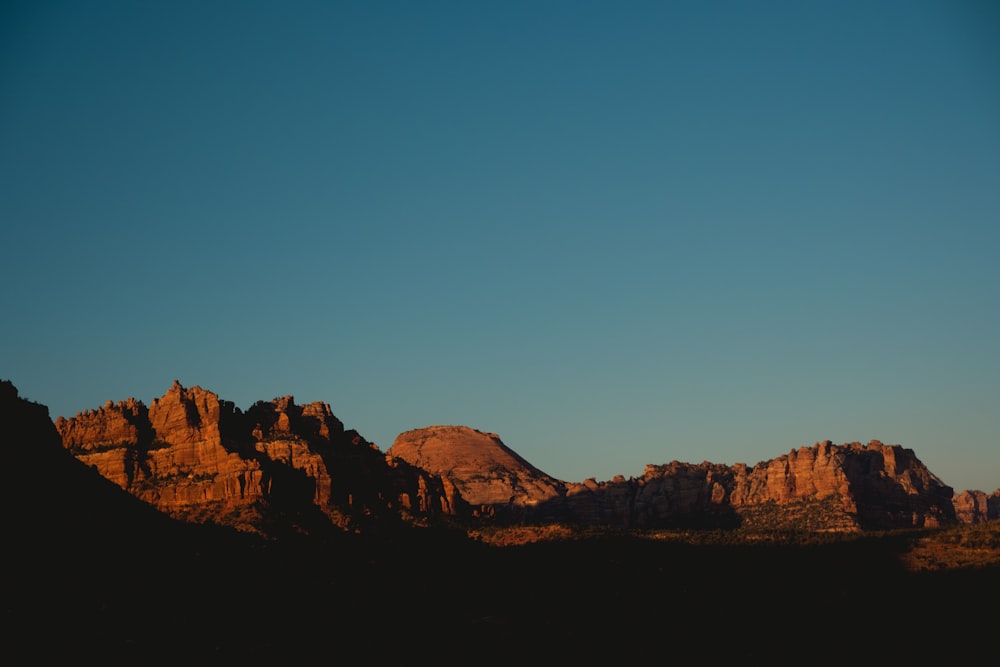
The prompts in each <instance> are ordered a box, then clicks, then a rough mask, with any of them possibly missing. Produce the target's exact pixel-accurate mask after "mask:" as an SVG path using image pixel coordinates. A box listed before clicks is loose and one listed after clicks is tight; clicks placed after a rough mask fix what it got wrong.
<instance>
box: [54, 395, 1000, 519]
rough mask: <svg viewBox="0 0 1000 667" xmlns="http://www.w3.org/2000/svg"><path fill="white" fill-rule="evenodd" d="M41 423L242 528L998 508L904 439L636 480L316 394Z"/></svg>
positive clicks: (162, 403)
mask: <svg viewBox="0 0 1000 667" xmlns="http://www.w3.org/2000/svg"><path fill="white" fill-rule="evenodd" d="M55 426H56V429H57V431H58V434H59V436H60V438H61V441H62V444H63V446H64V447H65V448H66V449H68V450H69V451H70V452H72V453H73V454H74V455H75V456H76V457H77V458H79V459H80V460H81V461H83V462H84V463H86V464H87V465H88V466H90V467H92V468H95V469H96V470H98V471H99V472H100V473H101V475H103V476H104V477H106V478H107V479H109V480H111V481H113V482H114V483H115V484H117V485H118V486H119V487H121V488H122V489H125V490H127V491H129V492H130V493H132V494H133V495H135V496H137V497H139V498H141V499H142V500H144V501H146V502H147V503H149V504H152V505H154V506H156V507H158V508H160V509H162V510H164V511H165V512H168V513H170V514H172V515H173V516H177V517H183V518H187V519H189V520H190V519H191V518H192V517H195V518H196V519H197V520H211V521H216V522H222V523H226V522H228V523H230V524H233V523H236V524H239V525H240V527H244V528H247V527H248V526H249V528H250V529H255V530H257V529H259V526H260V525H261V524H262V523H263V520H262V519H261V518H260V517H259V516H256V515H255V514H254V513H255V512H257V511H258V510H259V509H260V508H262V507H267V508H278V509H281V510H282V511H285V512H286V513H288V512H290V513H297V514H298V515H300V516H304V515H307V514H316V513H319V515H322V516H323V517H324V519H323V520H324V521H326V522H327V523H331V524H333V525H336V526H339V527H341V528H348V527H352V526H358V525H360V524H361V523H364V522H370V521H374V520H387V521H394V520H402V521H411V522H412V521H417V522H425V521H427V520H429V519H445V518H447V519H448V520H449V521H453V522H458V523H462V524H464V525H478V524H482V523H484V522H486V523H494V524H500V525H510V524H515V523H572V524H576V525H581V526H611V527H628V528H658V527H668V528H669V527H687V528H725V529H729V528H738V527H739V528H745V529H750V530H756V529H760V530H776V529H778V530H804V531H857V530H869V529H891V528H902V527H907V528H909V527H933V526H942V525H949V524H952V523H956V522H960V521H961V522H976V521H983V520H989V519H993V518H997V514H998V511H1000V508H998V504H1000V495H998V494H1000V491H998V492H997V493H996V494H994V495H993V496H986V495H985V494H982V493H980V492H966V493H964V494H958V495H956V494H954V491H953V490H952V489H951V488H950V487H948V486H946V485H945V484H943V483H942V482H941V481H940V480H939V479H938V478H937V477H936V476H934V475H933V474H932V473H931V472H930V471H929V470H928V469H927V468H926V467H925V466H924V465H923V464H922V463H921V462H920V460H919V459H918V458H917V457H916V455H915V454H914V452H913V451H912V450H909V449H906V448H904V447H902V446H900V445H886V444H883V443H882V442H879V441H877V440H873V441H871V442H868V443H866V444H861V443H857V442H853V443H847V444H841V445H838V444H834V443H832V442H830V441H824V442H818V443H815V444H814V445H812V446H810V447H800V448H798V449H793V450H791V451H789V452H788V453H787V454H784V455H781V456H778V457H777V458H774V459H770V460H766V461H762V462H759V463H757V464H756V465H753V466H750V465H746V464H741V463H738V464H735V465H731V466H730V465H723V464H717V463H710V462H707V461H706V462H703V463H699V464H691V463H681V462H678V461H673V462H671V463H668V464H663V465H649V466H647V467H646V469H645V470H644V471H643V473H642V475H640V476H639V477H630V478H628V479H626V478H624V477H622V476H616V477H615V478H614V479H612V480H610V481H605V482H598V481H597V480H595V479H588V480H584V481H583V482H565V481H562V480H559V479H556V478H553V477H551V476H550V475H548V474H546V473H544V472H542V471H541V470H539V469H538V468H536V467H534V466H533V465H532V464H531V463H529V462H528V461H526V460H525V459H524V458H522V457H521V456H519V455H518V454H517V453H516V452H515V451H514V450H512V449H511V448H510V447H508V446H507V445H505V444H504V443H503V441H502V440H501V439H500V437H499V436H498V435H496V434H494V433H486V432H482V431H478V430H476V429H473V428H469V427H466V426H454V425H437V426H430V427H426V428H421V429H414V430H411V431H407V432H405V433H401V434H400V435H399V436H398V437H397V438H396V439H395V441H394V442H393V445H392V446H391V447H390V448H389V450H388V451H387V452H384V453H383V452H382V451H380V450H379V449H378V447H377V446H375V445H373V444H371V443H369V442H367V441H366V440H365V439H364V438H363V437H362V436H361V435H360V434H358V433H357V432H356V431H352V430H347V429H345V428H344V425H343V423H342V422H341V421H340V420H339V419H338V418H337V417H336V416H334V414H333V412H332V410H331V409H330V406H329V405H328V404H326V403H320V402H316V403H309V404H306V405H298V404H296V403H295V400H294V398H293V397H292V396H284V397H280V398H275V399H273V400H271V401H258V402H257V403H254V404H253V405H252V406H250V407H249V408H248V409H247V410H246V411H245V412H243V411H241V410H240V409H239V408H237V407H236V406H235V405H233V404H232V403H230V402H228V401H224V400H221V399H220V398H219V397H218V396H217V395H216V394H215V393H213V392H211V391H208V390H205V389H202V388H201V387H198V386H195V387H191V388H185V387H183V386H182V385H181V384H180V383H179V382H176V381H175V382H174V384H173V385H172V386H171V387H170V388H169V389H168V390H167V392H166V393H165V394H164V395H163V396H162V397H160V398H158V399H155V400H154V401H153V402H152V404H151V405H150V406H149V407H148V408H147V407H146V406H145V405H144V404H143V403H142V402H141V401H137V400H135V399H128V400H125V401H122V402H119V403H113V402H108V403H105V404H104V405H103V406H102V407H100V408H97V409H95V410H88V411H86V412H83V413H81V414H78V415H77V416H76V417H73V418H71V419H64V418H62V417H60V418H59V419H57V420H56V422H55ZM953 497H954V499H953ZM248 516H249V518H248ZM233 517H238V518H237V519H234V518H233ZM255 517H256V518H255Z"/></svg>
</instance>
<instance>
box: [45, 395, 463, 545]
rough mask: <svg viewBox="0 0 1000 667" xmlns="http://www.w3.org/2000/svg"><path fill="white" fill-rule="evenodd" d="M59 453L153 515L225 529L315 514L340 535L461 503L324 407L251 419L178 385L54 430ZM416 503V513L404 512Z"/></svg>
mask: <svg viewBox="0 0 1000 667" xmlns="http://www.w3.org/2000/svg"><path fill="white" fill-rule="evenodd" d="M55 425H56V430H57V431H58V432H59V435H60V437H61V438H62V441H63V445H64V446H65V447H66V448H67V449H69V450H70V451H71V452H73V453H74V454H75V455H76V456H77V457H78V458H79V459H81V460H82V461H83V462H84V463H86V464H88V465H90V466H93V467H95V468H96V469H97V470H98V471H99V472H100V473H101V474H102V475H103V476H105V477H107V478H108V479H110V480H112V481H114V482H115V483H116V484H118V485H119V486H121V487H122V488H123V489H125V490H127V491H129V492H130V493H132V494H133V495H136V496H138V497H139V498H141V499H142V500H145V501H146V502H148V503H150V504H152V505H154V506H156V507H158V508H160V509H161V510H163V511H165V512H167V513H171V514H175V515H179V516H185V517H187V516H192V515H197V516H201V517H202V518H203V519H205V520H214V521H218V522H221V523H226V519H225V516H226V515H228V514H230V513H232V511H233V510H234V509H237V508H240V507H243V508H246V507H249V506H254V505H259V504H262V503H263V504H268V505H275V504H277V505H280V506H281V507H283V508H285V509H296V508H297V510H296V511H307V512H308V511H309V510H310V508H313V509H316V508H318V509H319V510H320V511H321V512H323V513H324V514H325V515H326V516H327V517H328V518H329V520H330V521H331V522H332V523H334V524H336V525H338V526H341V527H347V525H349V524H350V523H351V522H352V521H354V520H356V519H357V518H358V517H374V516H382V515H385V514H393V515H395V514H398V513H399V511H400V509H405V510H406V511H407V513H408V514H411V515H412V514H421V513H442V512H443V513H448V512H453V511H455V507H456V505H457V503H460V499H458V498H457V497H456V496H455V494H454V493H453V494H452V495H451V496H448V494H447V491H446V489H445V485H444V484H443V483H442V482H441V480H439V479H438V480H435V479H432V478H431V477H430V476H428V475H426V474H424V473H422V472H421V471H419V470H417V469H414V468H412V467H400V466H390V465H389V464H388V463H387V462H386V460H385V455H384V454H383V453H382V452H380V451H379V450H378V448H377V447H375V446H374V445H371V444H370V443H368V442H367V441H366V440H365V439H364V438H362V437H361V436H360V435H358V434H357V433H356V432H353V431H345V430H344V426H343V424H342V423H341V422H340V421H339V420H338V419H337V418H336V417H335V416H334V415H333V413H332V411H331V410H330V406H329V405H327V404H325V403H311V404H308V405H303V406H299V405H296V404H295V401H294V399H293V397H291V396H285V397H282V398H277V399H274V400H273V401H258V402H257V403H255V404H254V405H253V406H252V407H251V408H250V409H248V410H247V412H245V413H244V412H241V411H240V410H239V409H238V408H236V407H235V406H234V405H233V404H232V403H230V402H228V401H222V400H220V399H219V397H218V396H217V395H216V394H215V393H213V392H211V391H208V390H205V389H202V388H201V387H198V386H195V387H191V388H185V387H183V386H181V384H180V383H179V382H176V381H175V382H174V384H173V385H172V386H171V387H170V389H168V390H167V392H166V393H165V394H164V395H163V396H162V397H160V398H157V399H154V400H153V402H152V405H151V406H150V407H149V408H148V410H147V409H146V407H145V406H144V405H143V404H142V402H140V401H137V400H135V399H128V400H127V401H123V402H121V403H117V404H114V403H110V402H109V403H107V404H105V405H104V406H103V407H102V408H100V409H98V410H89V411H86V412H83V413H80V414H78V415H77V416H76V417H73V418H71V419H64V418H59V419H58V420H57V421H56V423H55ZM411 499H415V500H416V503H415V504H414V502H412V501H411Z"/></svg>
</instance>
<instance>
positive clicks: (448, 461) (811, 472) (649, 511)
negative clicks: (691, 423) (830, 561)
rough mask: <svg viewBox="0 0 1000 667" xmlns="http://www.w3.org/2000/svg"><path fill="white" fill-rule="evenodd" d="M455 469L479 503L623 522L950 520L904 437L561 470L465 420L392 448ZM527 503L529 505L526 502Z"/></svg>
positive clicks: (452, 475) (438, 469) (413, 459)
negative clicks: (718, 458)
mask: <svg viewBox="0 0 1000 667" xmlns="http://www.w3.org/2000/svg"><path fill="white" fill-rule="evenodd" d="M389 451H390V453H391V454H393V455H394V456H396V457H398V458H403V459H407V460H408V461H409V462H410V463H412V464H413V465H416V466H420V467H424V468H425V469H428V470H430V471H432V472H434V473H435V474H437V475H441V476H442V477H444V478H447V479H450V480H451V481H453V482H454V483H455V485H456V486H458V488H459V489H460V490H461V491H462V494H463V497H464V498H465V499H466V500H468V501H469V502H470V503H471V504H472V505H474V506H482V507H483V508H486V507H494V508H503V509H504V510H507V511H508V513H509V510H510V508H511V507H512V506H516V507H519V508H526V511H523V512H522V514H521V516H522V517H524V516H526V517H527V518H531V519H545V518H553V519H556V520H567V521H573V522H577V523H580V524H583V525H608V526H620V527H644V528H653V527H715V528H734V527H737V526H742V527H747V528H762V529H764V528H767V529H775V528H785V529H802V530H814V531H854V530H863V529H888V528H901V527H924V526H927V527H931V526H940V525H947V524H951V523H955V522H956V520H957V518H956V514H955V509H954V507H953V505H952V502H951V498H952V494H953V492H952V489H951V488H950V487H948V486H945V485H944V484H943V483H942V482H941V481H940V480H938V479H937V478H936V477H935V476H934V475H933V474H931V472H930V471H929V470H927V468H926V467H925V466H924V465H923V464H922V463H921V462H920V461H919V460H918V459H917V458H916V456H915V455H914V454H913V452H912V451H911V450H908V449H904V448H903V447H901V446H899V445H884V444H882V443H881V442H878V441H872V442H869V443H868V444H865V445H862V444H860V443H849V444H845V445H835V444H833V443H831V442H829V441H826V442H822V443H817V444H815V445H813V446H812V447H802V448H800V449H797V450H792V451H790V452H789V453H788V454H785V455H783V456H779V457H778V458H775V459H772V460H769V461H764V462H761V463H759V464H757V465H755V466H752V467H750V466H747V465H744V464H737V465H734V466H726V465H721V464H713V463H708V462H704V463H701V464H688V463H680V462H677V461H674V462H672V463H669V464H666V465H650V466H647V467H646V470H645V471H644V472H643V474H642V475H641V476H640V477H638V478H633V479H628V480H626V479H625V478H623V477H620V476H619V477H616V478H615V479H613V480H611V481H609V482H597V481H595V480H593V479H590V480H586V481H584V482H582V483H566V482H562V481H560V480H555V479H553V478H551V477H549V476H548V475H545V474H544V473H541V472H540V471H538V470H536V469H534V468H533V467H531V466H530V465H528V464H526V462H524V461H523V459H521V458H520V457H517V456H516V455H513V456H512V452H511V450H509V448H507V447H506V446H505V445H504V444H503V443H502V442H501V441H500V439H499V438H498V437H497V436H495V435H493V434H482V433H479V432H478V431H473V430H471V429H466V428H464V427H440V426H436V427H431V428H428V429H418V430H416V431H410V432H407V433H404V434H402V435H400V436H399V438H397V440H396V442H395V443H394V445H393V447H392V448H391V449H390V450H389ZM528 508H530V509H528Z"/></svg>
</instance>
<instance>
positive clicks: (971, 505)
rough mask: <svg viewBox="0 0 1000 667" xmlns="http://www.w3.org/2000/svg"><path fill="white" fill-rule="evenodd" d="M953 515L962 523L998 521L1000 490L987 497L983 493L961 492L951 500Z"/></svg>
mask: <svg viewBox="0 0 1000 667" xmlns="http://www.w3.org/2000/svg"><path fill="white" fill-rule="evenodd" d="M952 503H953V504H954V506H955V514H956V516H957V517H958V520H959V521H960V522H962V523H983V522H984V521H995V520H997V519H1000V489H997V490H996V491H994V492H993V493H991V494H989V495H987V494H986V492H984V491H962V492H961V493H957V494H955V497H954V498H953V499H952Z"/></svg>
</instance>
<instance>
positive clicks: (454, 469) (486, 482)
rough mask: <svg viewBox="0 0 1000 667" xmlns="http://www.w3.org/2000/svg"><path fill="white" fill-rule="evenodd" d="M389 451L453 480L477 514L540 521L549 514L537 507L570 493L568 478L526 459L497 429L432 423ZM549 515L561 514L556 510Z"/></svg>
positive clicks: (398, 440)
mask: <svg viewBox="0 0 1000 667" xmlns="http://www.w3.org/2000/svg"><path fill="white" fill-rule="evenodd" d="M387 454H388V456H389V457H390V458H391V459H395V460H404V461H407V462H409V463H410V464H412V465H414V466H416V467H418V468H420V469H422V470H425V471H427V472H429V473H431V474H433V475H435V476H439V477H441V478H442V479H444V480H447V481H448V482H449V483H451V484H453V485H454V486H455V487H456V488H457V489H458V492H459V493H460V494H461V496H462V498H464V499H465V501H466V502H468V503H469V504H470V505H471V506H472V507H474V508H475V509H474V510H473V515H474V516H482V517H496V516H497V515H498V514H499V518H500V519H501V520H504V521H509V520H519V519H525V518H530V519H532V520H538V519H541V518H544V517H545V516H546V514H545V513H544V512H538V511H537V508H545V507H547V503H551V502H552V501H554V500H557V499H559V498H561V497H562V496H563V495H564V494H565V484H564V483H563V482H561V481H559V480H557V479H554V478H552V477H550V476H549V475H547V474H545V473H544V472H542V471H541V470H538V469H537V468H536V467H535V466H533V465H531V464H530V463H528V462H527V461H525V460H524V459H523V458H521V457H520V456H519V455H518V454H517V453H516V452H514V451H513V450H512V449H510V448H509V447H507V446H506V445H504V444H503V442H502V441H501V440H500V438H499V437H498V436H497V435H496V434H494V433H483V432H482V431H477V430H475V429H472V428H469V427H467V426H430V427H427V428H421V429H414V430H412V431H407V432H405V433H401V434H400V435H399V436H397V437H396V440H395V441H394V442H393V444H392V446H391V447H390V448H389V450H388V452H387ZM549 509H551V508H549ZM548 515H549V516H550V518H558V517H559V513H558V512H556V511H551V512H549V513H548Z"/></svg>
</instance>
